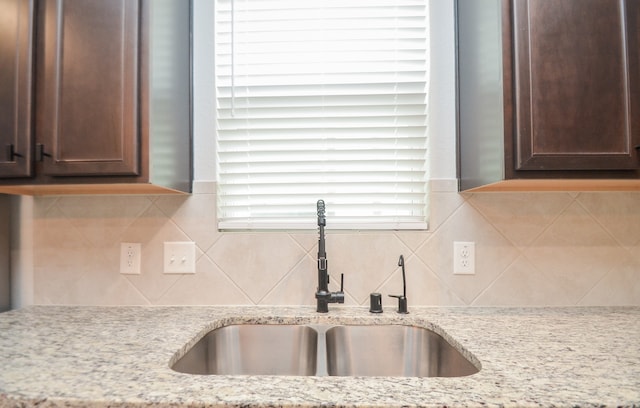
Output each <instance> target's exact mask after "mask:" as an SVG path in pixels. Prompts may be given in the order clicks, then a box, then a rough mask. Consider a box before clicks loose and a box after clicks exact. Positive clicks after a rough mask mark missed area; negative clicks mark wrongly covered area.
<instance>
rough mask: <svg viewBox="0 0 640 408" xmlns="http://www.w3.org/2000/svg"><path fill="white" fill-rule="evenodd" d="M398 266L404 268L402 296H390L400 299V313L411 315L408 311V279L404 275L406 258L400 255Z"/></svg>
mask: <svg viewBox="0 0 640 408" xmlns="http://www.w3.org/2000/svg"><path fill="white" fill-rule="evenodd" d="M398 266H401V267H402V295H389V297H394V298H398V313H409V311H408V310H407V278H406V276H405V273H404V256H402V255H400V259H398Z"/></svg>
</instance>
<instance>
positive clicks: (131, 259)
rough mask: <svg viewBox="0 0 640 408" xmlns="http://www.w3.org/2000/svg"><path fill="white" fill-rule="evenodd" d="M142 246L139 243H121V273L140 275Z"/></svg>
mask: <svg viewBox="0 0 640 408" xmlns="http://www.w3.org/2000/svg"><path fill="white" fill-rule="evenodd" d="M141 258H142V245H140V243H138V242H122V243H120V273H122V274H125V275H140V263H141V260H142V259H141Z"/></svg>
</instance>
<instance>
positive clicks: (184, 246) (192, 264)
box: [164, 242, 196, 273]
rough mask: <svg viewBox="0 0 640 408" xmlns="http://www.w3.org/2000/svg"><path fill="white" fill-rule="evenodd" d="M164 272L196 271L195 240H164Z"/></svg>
mask: <svg viewBox="0 0 640 408" xmlns="http://www.w3.org/2000/svg"><path fill="white" fill-rule="evenodd" d="M164 273H196V244H195V242H165V243H164Z"/></svg>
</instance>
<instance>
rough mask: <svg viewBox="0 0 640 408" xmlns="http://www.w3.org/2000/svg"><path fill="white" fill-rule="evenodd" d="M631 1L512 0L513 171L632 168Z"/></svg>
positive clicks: (637, 82)
mask: <svg viewBox="0 0 640 408" xmlns="http://www.w3.org/2000/svg"><path fill="white" fill-rule="evenodd" d="M638 3H640V2H638V1H637V0H629V1H625V0H514V1H513V9H512V10H513V15H512V18H513V29H512V33H513V34H512V35H513V53H514V56H513V64H514V96H513V99H514V101H515V107H514V112H515V117H514V119H515V126H514V131H515V135H516V138H515V139H516V140H515V169H516V170H624V169H637V168H640V160H639V157H638V149H637V148H636V146H638V145H640V136H639V134H640V106H639V104H640V99H639V98H640V92H639V89H640V63H639V61H638V58H639V51H638V47H639V45H640V41H639V37H640V31H639V30H640V27H639V26H638V18H639V12H640V11H639V10H640V6H638Z"/></svg>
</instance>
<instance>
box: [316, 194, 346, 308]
mask: <svg viewBox="0 0 640 408" xmlns="http://www.w3.org/2000/svg"><path fill="white" fill-rule="evenodd" d="M317 213H318V288H317V290H316V300H317V307H316V311H317V312H319V313H327V312H328V311H329V303H344V292H343V283H344V275H342V277H341V279H340V291H339V292H330V291H329V271H328V269H329V263H328V262H327V252H326V247H325V239H324V227H325V226H326V225H327V219H326V215H325V204H324V201H323V200H318V202H317Z"/></svg>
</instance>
